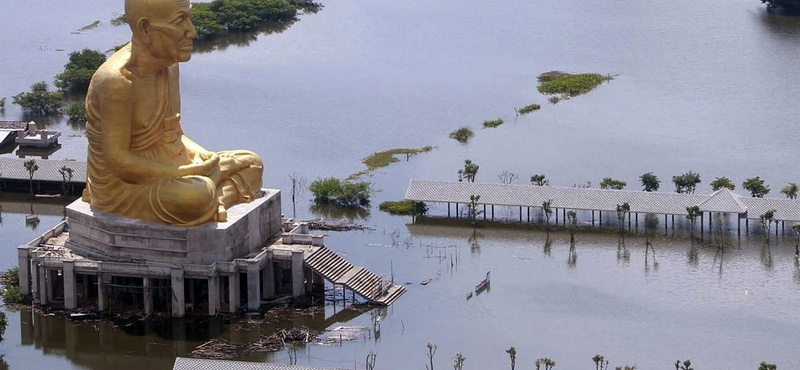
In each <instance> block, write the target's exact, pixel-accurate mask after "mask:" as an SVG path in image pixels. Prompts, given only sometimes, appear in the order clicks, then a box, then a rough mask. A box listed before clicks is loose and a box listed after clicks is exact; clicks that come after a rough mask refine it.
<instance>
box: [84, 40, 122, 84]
mask: <svg viewBox="0 0 800 370" xmlns="http://www.w3.org/2000/svg"><path fill="white" fill-rule="evenodd" d="M130 57H131V49H130V44H128V45H126V46H124V47H123V48H122V49H120V50H118V51H117V52H116V53H114V55H112V56H111V57H110V58H108V59H107V60H106V61H105V63H103V64H102V65H101V66H100V68H98V69H97V71H96V72H95V73H94V75H93V76H92V80H91V83H90V86H89V94H90V95H91V94H94V93H102V94H104V95H105V94H108V93H111V92H113V94H115V95H116V94H122V95H127V94H130V92H131V90H132V86H133V83H132V76H131V73H130V72H129V71H128V70H127V69H126V65H127V64H128V61H130Z"/></svg>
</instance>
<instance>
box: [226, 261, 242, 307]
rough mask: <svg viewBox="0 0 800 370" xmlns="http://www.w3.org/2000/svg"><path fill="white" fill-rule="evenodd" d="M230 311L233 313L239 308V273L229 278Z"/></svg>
mask: <svg viewBox="0 0 800 370" xmlns="http://www.w3.org/2000/svg"><path fill="white" fill-rule="evenodd" d="M228 301H229V302H230V304H229V305H228V307H229V308H228V311H229V312H231V313H233V312H236V310H237V309H238V308H239V301H241V299H240V297H239V272H238V271H236V272H234V273H233V275H231V276H228Z"/></svg>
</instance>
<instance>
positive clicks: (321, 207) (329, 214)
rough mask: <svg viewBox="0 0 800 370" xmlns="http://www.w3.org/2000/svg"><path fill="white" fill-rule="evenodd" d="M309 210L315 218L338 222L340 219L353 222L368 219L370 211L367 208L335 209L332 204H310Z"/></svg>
mask: <svg viewBox="0 0 800 370" xmlns="http://www.w3.org/2000/svg"><path fill="white" fill-rule="evenodd" d="M309 210H310V211H311V212H312V213H313V214H314V215H316V216H318V217H321V218H324V219H329V220H340V219H348V220H351V221H354V220H366V219H367V218H369V215H370V211H369V209H368V208H361V207H347V208H345V207H337V206H335V205H333V204H312V205H311V207H309Z"/></svg>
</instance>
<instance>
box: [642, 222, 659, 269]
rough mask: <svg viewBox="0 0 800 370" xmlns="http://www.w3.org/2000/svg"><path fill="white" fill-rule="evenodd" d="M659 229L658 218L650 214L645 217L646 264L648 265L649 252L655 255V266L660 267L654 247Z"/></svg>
mask: <svg viewBox="0 0 800 370" xmlns="http://www.w3.org/2000/svg"><path fill="white" fill-rule="evenodd" d="M657 228H658V216H656V215H654V214H652V213H648V214H646V215H645V216H644V238H645V246H644V264H645V265H647V252H648V251H652V253H653V266H658V262H657V261H656V249H655V248H654V247H653V239H654V238H655V236H656V229H657Z"/></svg>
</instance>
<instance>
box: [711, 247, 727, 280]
mask: <svg viewBox="0 0 800 370" xmlns="http://www.w3.org/2000/svg"><path fill="white" fill-rule="evenodd" d="M717 260H719V277H722V262H723V261H724V260H725V248H717V251H716V252H715V253H714V262H712V264H711V266H715V265H716V264H717Z"/></svg>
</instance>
